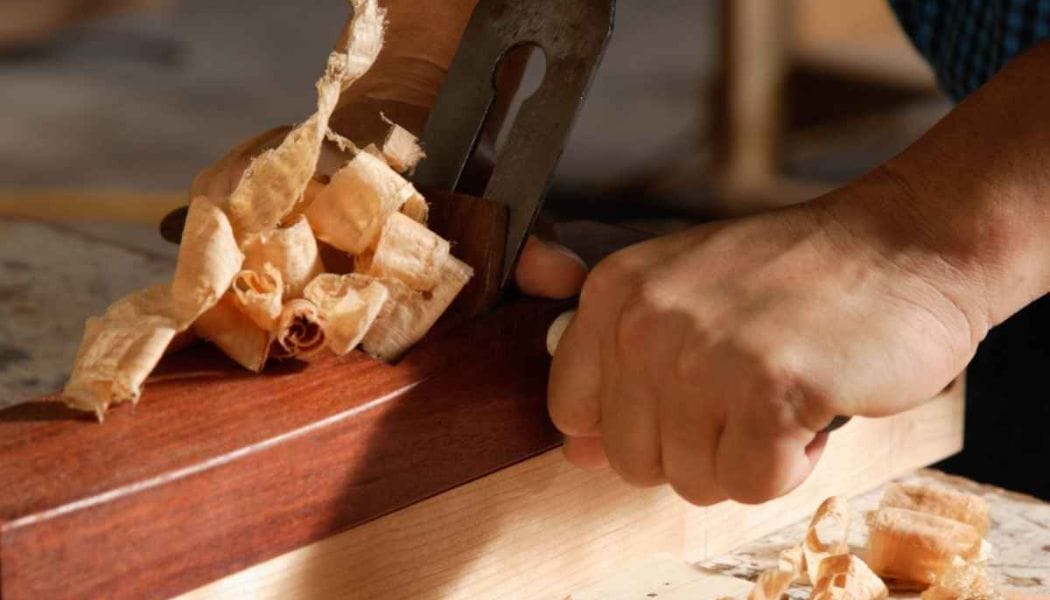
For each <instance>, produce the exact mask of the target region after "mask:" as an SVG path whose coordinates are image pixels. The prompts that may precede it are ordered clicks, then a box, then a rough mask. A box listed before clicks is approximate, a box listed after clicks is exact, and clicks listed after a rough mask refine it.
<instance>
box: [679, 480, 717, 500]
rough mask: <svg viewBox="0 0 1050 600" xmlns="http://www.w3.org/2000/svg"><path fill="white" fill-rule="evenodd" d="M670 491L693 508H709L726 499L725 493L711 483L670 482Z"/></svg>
mask: <svg viewBox="0 0 1050 600" xmlns="http://www.w3.org/2000/svg"><path fill="white" fill-rule="evenodd" d="M671 489H673V490H674V492H675V493H676V494H678V495H679V496H680V497H681V498H682V499H683V500H685V501H686V502H688V503H689V504H692V505H693V506H711V505H712V504H718V503H719V502H721V501H723V500H725V499H726V494H725V492H724V491H722V488H720V487H719V486H718V485H717V484H716V483H715V482H713V481H703V482H692V481H672V482H671Z"/></svg>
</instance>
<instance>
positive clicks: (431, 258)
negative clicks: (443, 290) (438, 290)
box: [357, 213, 451, 292]
mask: <svg viewBox="0 0 1050 600" xmlns="http://www.w3.org/2000/svg"><path fill="white" fill-rule="evenodd" d="M450 249H451V247H450V245H449V243H448V240H446V239H444V238H442V237H441V236H439V235H438V234H436V233H434V232H433V231H430V230H429V229H427V228H426V226H425V225H422V224H421V223H418V222H416V221H413V220H412V219H410V218H409V217H407V216H405V215H403V214H401V213H394V214H392V215H390V217H389V218H387V221H386V224H385V225H383V230H382V233H381V234H380V236H379V242H378V243H377V244H376V247H375V249H374V250H372V251H370V252H368V253H367V254H362V255H360V256H358V265H357V271H358V272H360V273H366V274H368V275H372V276H373V277H382V278H389V279H398V280H400V281H402V282H403V283H405V284H407V285H408V286H409V287H410V288H412V289H414V290H417V291H420V292H429V291H430V290H432V289H434V286H436V285H437V284H438V283H439V282H440V278H441V275H442V271H441V267H442V265H444V264H445V262H446V261H447V260H448V258H449V250H450Z"/></svg>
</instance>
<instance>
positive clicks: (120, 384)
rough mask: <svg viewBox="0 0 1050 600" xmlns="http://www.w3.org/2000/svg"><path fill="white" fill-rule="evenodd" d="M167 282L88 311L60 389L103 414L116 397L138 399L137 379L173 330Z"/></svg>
mask: <svg viewBox="0 0 1050 600" xmlns="http://www.w3.org/2000/svg"><path fill="white" fill-rule="evenodd" d="M174 315H175V308H174V306H173V302H172V294H171V285H170V284H161V285H156V286H153V287H150V288H147V289H144V290H140V291H138V292H135V293H133V294H131V295H130V296H128V297H126V298H124V299H122V300H119V301H117V302H116V303H115V304H113V306H111V307H109V309H108V310H107V311H106V313H105V314H104V315H102V317H91V318H90V319H88V321H87V324H86V326H85V328H84V338H83V340H82V341H81V343H80V349H79V350H78V351H77V357H76V361H75V365H74V367H73V371H72V373H71V374H70V377H69V382H68V383H66V386H65V389H64V390H63V391H62V395H63V396H64V398H65V400H66V404H68V405H69V406H70V407H72V408H76V409H79V410H86V411H93V412H94V413H95V414H96V415H97V416H98V418H99V420H102V417H103V415H104V414H105V412H106V409H107V408H109V406H110V405H111V404H116V403H118V402H132V403H134V402H137V401H138V399H139V395H140V394H141V393H142V384H143V382H145V380H146V377H147V376H148V375H149V373H150V371H152V370H153V368H154V367H155V366H156V365H157V362H159V361H160V358H161V357H162V356H163V355H164V351H165V349H166V348H167V347H168V344H169V343H171V341H172V338H174V337H175V334H176V332H177V331H178V324H177V321H176V319H175V317H174Z"/></svg>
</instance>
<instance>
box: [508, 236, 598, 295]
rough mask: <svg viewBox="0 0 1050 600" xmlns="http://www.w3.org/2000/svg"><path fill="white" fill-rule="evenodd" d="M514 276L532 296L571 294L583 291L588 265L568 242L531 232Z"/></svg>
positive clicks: (522, 289) (522, 288) (521, 286)
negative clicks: (538, 235)
mask: <svg viewBox="0 0 1050 600" xmlns="http://www.w3.org/2000/svg"><path fill="white" fill-rule="evenodd" d="M514 278H515V280H516V281H517V284H518V287H519V288H520V289H521V291H523V292H525V293H526V294H528V295H530V296H537V297H540V298H553V299H563V298H571V297H573V296H575V295H577V294H579V293H580V288H582V287H583V280H584V279H586V278H587V266H586V265H585V264H584V263H583V260H582V259H581V258H580V257H579V256H576V254H575V253H574V252H573V251H572V250H569V249H568V248H566V247H565V246H562V245H560V244H556V243H554V242H544V241H540V239H539V238H537V237H536V236H529V239H528V240H527V241H526V242H525V247H524V248H523V249H522V251H521V258H519V259H518V266H517V268H516V269H515V271H514Z"/></svg>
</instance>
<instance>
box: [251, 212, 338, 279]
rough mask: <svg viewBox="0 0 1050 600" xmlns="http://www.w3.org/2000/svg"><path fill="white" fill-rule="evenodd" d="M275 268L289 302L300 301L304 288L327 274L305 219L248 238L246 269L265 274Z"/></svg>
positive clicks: (301, 218) (315, 240) (315, 241)
mask: <svg viewBox="0 0 1050 600" xmlns="http://www.w3.org/2000/svg"><path fill="white" fill-rule="evenodd" d="M266 264H270V265H273V266H274V267H275V268H276V269H277V270H278V271H279V272H280V274H281V280H282V281H283V282H284V297H285V298H286V299H291V298H301V297H302V295H303V288H305V287H306V284H308V283H310V282H311V281H313V279H314V277H317V276H318V275H320V274H321V273H322V272H324V265H323V264H321V257H320V254H319V253H318V250H317V239H316V238H314V234H313V232H312V231H311V230H310V225H309V224H308V223H307V222H306V219H305V218H303V217H300V218H299V219H298V220H297V221H296V222H295V223H294V224H292V225H291V226H289V227H280V228H277V229H272V230H270V231H265V232H263V233H260V234H257V235H254V236H251V237H249V238H248V239H247V240H246V241H245V242H244V268H245V269H249V270H253V271H262V270H263V266H264V265H266Z"/></svg>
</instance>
